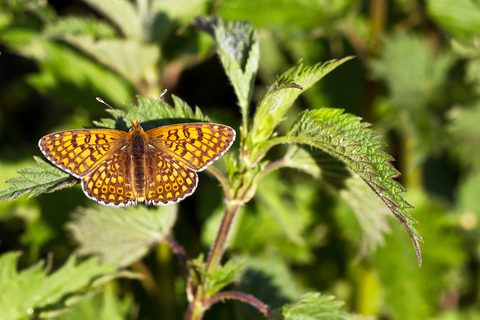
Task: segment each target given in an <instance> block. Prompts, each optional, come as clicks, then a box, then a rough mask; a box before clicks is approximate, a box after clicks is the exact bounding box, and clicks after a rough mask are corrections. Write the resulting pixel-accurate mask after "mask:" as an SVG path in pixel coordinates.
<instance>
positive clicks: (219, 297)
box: [203, 291, 273, 318]
mask: <svg viewBox="0 0 480 320" xmlns="http://www.w3.org/2000/svg"><path fill="white" fill-rule="evenodd" d="M227 299H235V300H240V301H243V302H245V303H248V304H250V305H252V306H253V307H255V308H257V309H258V311H260V312H261V313H263V314H264V315H265V316H266V317H267V318H270V317H271V316H272V314H273V311H272V310H271V309H270V308H269V307H268V306H267V305H266V304H265V303H263V302H262V301H260V300H258V299H257V298H255V297H254V296H251V295H249V294H246V293H243V292H238V291H224V292H219V293H217V294H214V295H213V296H211V297H210V298H209V299H208V300H207V301H205V302H204V303H203V305H204V308H205V310H206V309H208V308H210V306H212V305H213V304H214V303H216V302H218V301H224V300H227Z"/></svg>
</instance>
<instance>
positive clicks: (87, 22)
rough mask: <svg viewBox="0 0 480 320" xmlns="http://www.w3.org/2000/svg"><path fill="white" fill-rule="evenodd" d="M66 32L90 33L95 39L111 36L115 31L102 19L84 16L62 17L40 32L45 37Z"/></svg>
mask: <svg viewBox="0 0 480 320" xmlns="http://www.w3.org/2000/svg"><path fill="white" fill-rule="evenodd" d="M67 34H72V35H90V36H92V37H94V38H95V39H103V38H113V37H114V36H115V35H116V34H117V32H116V31H115V29H114V28H113V27H112V26H111V25H109V24H108V23H106V22H104V21H101V20H100V21H99V20H97V19H92V18H85V17H75V16H71V17H64V18H61V19H58V20H57V21H55V23H54V24H48V25H46V27H45V29H44V30H43V32H42V35H43V36H46V37H52V38H53V37H59V36H64V35H67Z"/></svg>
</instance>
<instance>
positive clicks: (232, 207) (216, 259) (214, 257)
mask: <svg viewBox="0 0 480 320" xmlns="http://www.w3.org/2000/svg"><path fill="white" fill-rule="evenodd" d="M239 206H240V204H238V203H234V204H232V203H231V202H228V201H227V207H226V208H225V213H224V214H223V219H222V223H221V224H220V230H219V231H218V233H217V238H216V239H215V242H214V243H213V245H212V248H211V249H210V253H209V255H208V259H207V266H206V272H207V273H211V272H214V271H215V269H217V267H218V266H219V265H220V262H221V261H222V257H223V254H224V252H225V249H226V245H227V238H228V233H229V231H230V227H231V225H232V222H233V219H234V218H235V214H236V213H237V210H238V208H239Z"/></svg>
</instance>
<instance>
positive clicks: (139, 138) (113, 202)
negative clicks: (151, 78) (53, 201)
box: [38, 90, 235, 207]
mask: <svg viewBox="0 0 480 320" xmlns="http://www.w3.org/2000/svg"><path fill="white" fill-rule="evenodd" d="M165 92H166V90H164V91H163V93H162V95H160V97H162V96H163V95H164V94H165ZM160 97H159V98H158V99H157V101H158V100H159V99H160ZM97 100H98V101H100V102H102V103H104V104H105V105H107V106H108V107H109V108H111V109H113V108H112V107H110V106H109V105H108V104H106V103H105V102H103V100H101V99H100V98H97ZM155 103H156V102H155ZM155 103H154V104H153V105H155ZM153 105H152V107H153ZM150 109H151V107H150ZM150 109H148V110H150ZM147 113H148V111H147ZM145 114H146V113H145ZM120 115H122V114H120ZM122 116H123V115H122ZM144 117H145V115H144V116H143V117H142V119H141V120H140V121H139V120H129V121H130V122H131V123H132V125H131V127H130V129H129V132H125V131H121V130H113V129H102V128H99V129H79V130H67V131H61V132H55V133H51V134H49V135H46V136H44V137H43V138H41V139H40V141H39V143H38V146H39V147H40V150H41V151H42V153H43V154H44V155H45V157H46V158H47V159H48V160H50V161H51V162H52V163H53V164H54V165H55V166H57V167H58V168H60V169H62V170H64V171H66V172H68V173H70V174H71V175H73V176H74V177H76V178H78V179H81V184H82V189H83V192H84V193H85V195H86V196H87V197H88V198H90V199H92V200H95V201H97V202H99V203H101V204H103V205H106V206H114V207H123V206H129V205H136V204H137V202H145V203H146V204H147V205H155V206H158V205H167V204H170V203H175V202H178V201H180V200H183V199H184V198H185V197H187V196H189V195H191V194H192V193H193V192H194V191H195V189H196V187H197V184H198V177H197V172H199V171H202V170H204V169H205V168H206V167H207V166H208V165H210V164H212V163H213V162H214V161H216V160H217V159H219V158H220V157H221V156H222V155H224V154H225V152H227V150H228V149H229V148H230V146H231V145H232V143H233V141H234V140H235V130H233V129H232V128H230V127H229V126H226V125H223V124H214V123H201V122H199V123H185V124H174V125H167V126H162V127H158V128H155V129H151V130H148V131H146V132H145V131H144V130H143V128H142V127H141V125H140V123H141V121H142V120H143V118H144Z"/></svg>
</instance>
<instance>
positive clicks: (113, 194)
mask: <svg viewBox="0 0 480 320" xmlns="http://www.w3.org/2000/svg"><path fill="white" fill-rule="evenodd" d="M132 169H133V168H132V160H131V157H130V155H129V154H128V153H127V152H124V151H122V150H120V151H117V152H114V153H112V155H111V156H110V157H108V158H106V159H104V160H103V161H102V163H101V164H100V165H99V166H98V167H97V168H95V169H94V170H93V171H92V172H91V173H90V174H89V175H88V176H86V177H84V178H83V179H82V188H83V191H84V192H85V194H86V195H87V197H89V198H90V199H92V200H95V201H97V202H100V203H101V204H104V205H107V206H115V207H122V206H129V205H132V204H133V205H135V204H137V200H136V194H135V186H134V185H133V179H132V174H131V172H132Z"/></svg>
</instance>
